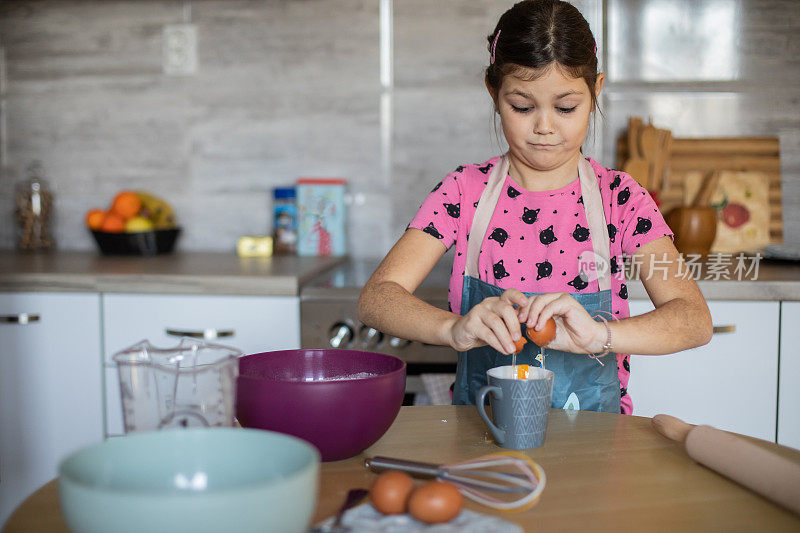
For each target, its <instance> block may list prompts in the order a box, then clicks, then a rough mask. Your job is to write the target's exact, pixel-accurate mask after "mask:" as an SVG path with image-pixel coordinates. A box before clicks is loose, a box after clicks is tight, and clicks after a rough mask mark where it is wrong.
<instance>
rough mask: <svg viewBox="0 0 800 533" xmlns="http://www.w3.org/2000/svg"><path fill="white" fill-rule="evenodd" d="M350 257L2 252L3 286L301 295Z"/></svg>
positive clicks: (0, 273)
mask: <svg viewBox="0 0 800 533" xmlns="http://www.w3.org/2000/svg"><path fill="white" fill-rule="evenodd" d="M345 260H346V257H344V256H342V257H298V256H273V257H266V258H261V257H238V256H237V255H236V254H235V253H232V252H231V253H224V252H179V253H175V254H166V255H156V256H152V257H135V256H104V255H100V254H99V253H98V252H68V251H55V252H46V253H22V252H15V251H8V250H6V251H2V252H0V291H37V292H45V291H47V292H50V291H53V292H126V293H171V294H224V295H250V296H297V295H298V294H299V293H300V288H301V287H302V286H303V284H304V283H306V282H307V281H309V280H310V279H312V278H314V277H316V276H318V275H320V274H321V273H323V272H325V271H326V270H329V269H331V268H333V267H335V266H337V265H339V264H341V263H344V262H345Z"/></svg>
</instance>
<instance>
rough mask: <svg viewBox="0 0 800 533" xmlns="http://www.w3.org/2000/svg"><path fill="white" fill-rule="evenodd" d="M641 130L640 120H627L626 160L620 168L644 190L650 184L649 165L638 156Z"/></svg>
mask: <svg viewBox="0 0 800 533" xmlns="http://www.w3.org/2000/svg"><path fill="white" fill-rule="evenodd" d="M641 129H642V119H640V118H639V117H630V118H629V119H628V152H629V154H628V160H627V161H625V165H623V167H622V171H623V172H627V173H628V174H630V175H631V177H632V178H633V179H635V180H636V181H638V182H639V184H640V185H641V186H642V187H644V188H645V189H646V188H647V186H648V185H649V183H650V165H649V164H648V163H647V161H645V160H644V159H642V156H641V155H640V154H639V132H640V131H641Z"/></svg>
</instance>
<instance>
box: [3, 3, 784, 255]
mask: <svg viewBox="0 0 800 533" xmlns="http://www.w3.org/2000/svg"><path fill="white" fill-rule="evenodd" d="M512 3H513V2H510V1H507V0H504V1H500V0H469V1H467V0H436V1H431V0H281V1H267V2H252V1H244V0H208V1H206V0H193V1H189V0H163V1H159V2H156V1H147V2H140V1H134V0H116V1H112V0H106V1H103V2H88V1H78V0H75V1H55V0H45V1H35V2H34V1H5V2H3V3H2V4H0V47H2V51H3V58H4V61H3V64H4V69H3V70H4V72H5V76H4V77H5V79H4V80H3V83H1V84H0V89H3V91H2V94H0V99H1V100H0V101H1V102H2V119H3V121H4V122H5V128H4V129H2V130H0V132H2V133H3V134H4V137H3V138H2V139H0V143H1V144H2V147H3V150H2V154H1V155H2V157H3V160H2V175H1V177H0V217H2V220H4V221H5V222H4V223H3V224H0V248H4V249H9V248H13V246H14V222H13V189H14V184H15V182H17V181H18V180H20V179H22V178H24V177H25V169H26V167H27V166H28V165H29V163H30V162H31V161H34V160H38V161H41V163H42V165H43V167H44V169H45V174H46V177H47V179H48V181H49V184H50V186H51V188H52V190H53V192H54V194H55V197H56V207H55V217H56V218H55V220H54V230H55V237H56V240H57V244H58V247H59V248H61V249H91V248H93V247H94V244H93V242H92V240H91V236H90V235H89V234H88V233H87V231H86V230H85V228H84V225H83V216H84V213H85V211H86V210H87V209H88V208H90V207H94V206H99V207H103V206H105V205H106V204H107V203H108V202H109V201H110V199H111V197H112V196H113V195H114V193H115V192H116V191H118V190H120V189H123V188H141V189H147V190H150V191H152V192H154V193H156V194H159V195H160V196H163V197H165V198H166V199H168V200H169V201H170V202H171V203H173V204H174V205H175V208H176V211H177V214H178V218H179V221H180V223H181V225H182V226H183V227H184V229H185V233H184V236H183V238H182V240H181V241H180V243H179V247H180V248H181V249H184V250H230V251H232V250H233V249H234V244H235V240H236V238H237V237H238V236H239V235H242V234H254V233H269V232H270V231H271V224H272V221H271V212H272V210H271V201H272V200H271V190H272V188H273V187H275V186H280V185H286V184H291V183H293V182H294V181H295V179H296V178H298V177H306V176H313V177H344V178H347V179H348V183H349V185H348V188H349V192H350V196H351V200H352V202H351V204H350V211H349V220H348V223H349V248H350V251H351V254H352V255H354V256H356V257H378V256H381V255H383V254H384V253H385V252H386V250H388V248H389V247H390V246H391V245H392V244H393V242H394V240H395V239H396V238H397V237H398V236H399V235H400V234H401V233H402V231H403V229H404V228H405V226H406V224H407V223H408V221H409V220H410V218H411V217H412V216H413V214H414V213H415V211H416V209H417V207H418V206H419V204H420V203H421V201H422V199H423V198H424V196H425V195H426V194H427V193H428V192H429V191H430V189H431V188H432V187H433V185H434V184H435V183H437V182H438V181H439V180H440V179H441V177H442V176H443V175H444V174H445V173H447V172H449V171H450V170H452V169H453V168H455V167H456V166H457V165H459V164H461V163H472V162H478V161H483V160H485V159H487V158H489V157H491V156H493V155H496V154H498V153H500V152H501V151H502V150H503V149H504V147H505V144H504V143H503V142H502V132H501V131H500V130H499V123H498V124H496V125H495V124H494V116H493V113H492V107H491V104H490V101H489V98H488V95H487V94H486V90H485V88H484V85H483V74H482V73H483V68H485V66H486V64H487V61H488V53H487V51H486V45H487V41H486V35H488V34H489V33H490V32H491V31H492V29H493V26H494V24H495V22H496V20H497V18H498V17H499V15H500V14H501V13H502V12H503V11H504V10H505V9H507V8H508V7H509V6H510V5H511V4H512ZM574 3H575V4H576V5H577V7H578V8H579V9H581V11H582V12H583V13H584V15H585V16H586V18H587V20H588V21H589V23H590V24H591V26H592V29H593V30H594V32H595V35H596V37H597V40H598V42H599V43H600V46H599V48H600V51H599V53H600V54H601V63H602V64H603V65H604V70H605V71H606V73H607V76H608V82H607V84H606V87H605V89H604V95H603V99H602V101H601V105H602V106H603V113H604V118H603V117H598V118H597V122H596V128H595V129H594V131H593V135H591V137H590V138H589V139H588V140H587V145H586V147H585V152H587V153H589V154H592V155H594V157H595V158H597V159H598V160H600V161H602V162H603V163H604V164H606V165H608V166H612V165H614V164H615V161H614V158H613V154H614V143H615V140H616V138H617V136H618V135H619V134H620V133H621V132H622V131H623V130H624V129H625V127H626V123H627V117H628V115H630V114H636V115H639V116H643V117H645V118H647V117H651V118H652V120H653V122H654V123H655V124H656V125H658V126H661V127H667V128H670V129H672V130H673V132H674V134H675V135H676V136H679V137H695V136H696V137H702V136H762V135H763V136H778V137H779V138H780V141H781V159H782V173H783V198H784V228H785V229H784V233H785V234H784V239H785V241H786V242H787V243H790V244H795V245H800V92H798V91H797V87H798V86H800V4H798V3H797V2H794V1H791V0H739V1H736V0H725V1H722V0H701V1H689V0H677V1H666V0H645V1H639V0H594V1H591V0H582V1H578V2H574ZM382 12H383V14H384V15H387V14H391V17H384V20H388V21H389V22H390V25H389V26H386V25H384V26H383V27H382V26H381V24H380V20H381V14H382ZM180 23H191V24H193V25H195V26H196V28H197V36H198V38H197V57H198V67H197V71H196V72H195V73H194V74H189V75H183V76H175V75H168V74H165V73H164V67H163V44H164V43H163V35H164V27H165V26H166V25H170V24H180ZM382 37H384V39H383V41H384V43H387V42H388V43H389V44H390V46H389V47H388V48H385V52H387V53H386V54H384V55H383V56H382V54H381V44H380V43H381V40H382V39H381V38H382ZM390 37H391V38H390ZM606 43H607V44H606ZM382 68H383V71H384V76H383V78H382V77H381V69H382ZM387 73H388V74H389V75H388V76H387ZM382 82H383V83H382ZM495 128H497V129H495Z"/></svg>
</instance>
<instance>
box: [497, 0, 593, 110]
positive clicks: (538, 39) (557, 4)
mask: <svg viewBox="0 0 800 533" xmlns="http://www.w3.org/2000/svg"><path fill="white" fill-rule="evenodd" d="M498 32H500V36H499V38H498V39H497V42H496V43H495V37H496V36H497V33H498ZM487 39H488V41H489V46H488V49H489V54H490V57H493V58H494V61H493V62H492V63H491V64H490V65H489V66H488V67H487V69H486V81H487V83H488V84H489V86H490V87H492V88H493V89H494V90H495V91H497V90H498V89H500V85H501V84H502V82H503V77H504V76H506V75H508V74H514V75H516V76H521V77H522V78H523V79H536V78H537V77H538V76H540V75H541V74H542V73H543V69H544V68H545V67H548V66H550V65H553V64H555V66H557V67H558V68H560V69H562V71H564V72H565V73H566V74H567V75H569V76H572V77H573V78H583V79H584V80H585V81H586V85H588V86H589V94H590V95H591V98H592V108H593V109H594V108H596V107H597V97H596V96H595V85H596V83H597V47H596V43H595V40H594V36H593V35H592V30H591V29H590V28H589V23H588V22H586V19H585V18H583V15H581V12H580V11H578V9H577V8H576V7H575V6H573V5H572V4H570V3H568V2H562V1H560V0H523V1H522V2H519V3H517V4H515V5H514V6H513V7H512V8H511V9H509V10H508V11H506V12H505V13H503V15H502V16H501V17H500V20H499V21H497V26H496V27H495V29H494V31H493V32H492V34H491V35H489V36H488V37H487ZM492 48H494V50H492Z"/></svg>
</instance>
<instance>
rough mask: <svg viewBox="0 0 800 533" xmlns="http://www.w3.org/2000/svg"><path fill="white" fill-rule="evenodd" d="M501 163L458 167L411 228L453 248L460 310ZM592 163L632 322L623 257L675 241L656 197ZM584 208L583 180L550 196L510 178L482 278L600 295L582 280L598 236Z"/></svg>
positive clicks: (615, 279)
mask: <svg viewBox="0 0 800 533" xmlns="http://www.w3.org/2000/svg"><path fill="white" fill-rule="evenodd" d="M499 159H500V158H499V157H495V158H492V159H490V160H489V161H486V162H485V163H482V164H475V165H463V166H459V167H458V168H457V169H455V170H454V171H453V172H451V173H450V174H448V175H447V176H446V177H445V178H444V180H442V182H441V183H439V184H438V185H436V187H434V189H433V191H432V192H431V193H430V194H429V195H428V197H427V198H426V199H425V201H424V202H423V203H422V206H421V207H420V209H419V211H418V212H417V214H416V216H415V217H414V219H413V220H412V221H411V224H409V227H410V228H416V229H419V230H422V231H424V232H425V233H427V234H428V235H431V238H435V239H438V240H440V241H441V242H442V244H444V245H445V246H446V247H447V248H448V249H449V248H450V247H451V246H453V244H455V247H456V249H455V257H454V261H453V274H452V275H451V277H450V291H449V297H448V301H449V303H450V309H451V310H452V311H454V312H456V313H458V312H460V311H461V288H462V283H463V281H462V279H463V274H464V269H465V263H466V255H467V234H468V233H469V231H470V229H471V226H472V218H473V217H474V215H475V208H476V206H477V203H478V199H479V198H480V196H481V193H482V192H483V190H484V188H485V187H486V182H487V179H488V177H489V173H490V172H491V168H492V167H493V166H494V165H495V164H497V162H498V160H499ZM587 159H588V161H589V162H590V163H591V165H592V168H593V169H594V171H595V173H596V174H597V181H598V184H599V186H600V194H601V196H602V199H603V210H604V212H605V219H606V223H607V224H608V236H609V240H610V241H611V245H610V246H611V293H612V296H611V305H612V312H613V314H614V318H627V317H628V316H630V312H629V310H628V289H627V286H626V285H625V272H624V268H623V260H622V256H623V254H624V255H626V256H631V255H633V254H634V253H635V252H636V249H637V248H639V247H640V246H642V245H644V244H646V243H648V242H650V241H652V240H654V239H657V238H659V237H664V236H668V237H670V238H672V231H671V230H670V229H669V227H668V226H667V224H666V223H665V222H664V218H663V217H662V216H661V213H660V212H659V210H658V207H656V204H655V202H654V201H653V199H652V197H651V196H650V194H648V192H647V190H645V188H644V187H642V186H641V185H639V183H637V182H636V180H634V179H633V178H631V177H630V175H628V174H625V173H624V172H618V171H615V170H612V169H610V168H605V167H602V166H600V165H599V164H598V163H597V162H596V161H594V160H593V159H591V158H587ZM582 204H583V198H582V196H581V186H580V180H579V179H575V181H573V182H572V183H570V184H569V185H567V186H565V187H562V188H560V189H556V190H552V191H528V190H526V189H523V188H522V186H520V185H519V184H518V183H516V182H515V181H514V180H513V179H512V178H511V177H510V176H508V175H507V176H506V181H505V183H504V184H503V192H502V194H501V195H500V199H499V200H498V203H497V207H496V208H495V211H494V214H493V216H492V220H491V222H490V223H489V227H488V228H487V230H486V235H485V236H484V238H483V242H482V244H481V253H480V256H479V259H478V271H479V277H480V279H481V280H482V281H486V282H488V283H491V284H492V285H495V286H497V287H500V288H502V289H510V288H516V289H519V290H521V291H523V292H547V293H549V292H569V293H584V292H597V291H598V290H599V286H598V282H597V280H596V279H589V280H586V281H584V280H585V276H584V277H581V275H580V274H581V273H580V269H579V260H578V257H579V256H580V255H581V254H582V253H583V252H593V247H592V237H593V236H592V235H589V229H588V223H587V221H586V212H585V210H584V209H583V205H582ZM629 359H630V357H629V355H628V354H617V368H618V369H619V382H620V387H621V395H622V398H621V402H620V403H621V412H622V413H624V414H630V413H631V411H632V408H633V404H632V403H631V399H630V397H629V396H628V394H627V387H628V377H629V376H630V365H629Z"/></svg>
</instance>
